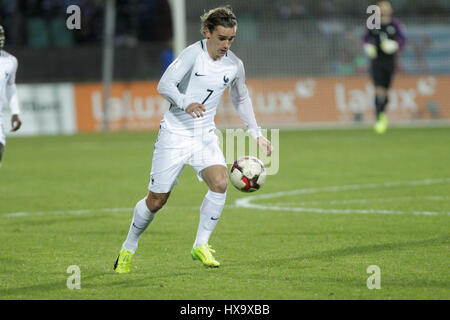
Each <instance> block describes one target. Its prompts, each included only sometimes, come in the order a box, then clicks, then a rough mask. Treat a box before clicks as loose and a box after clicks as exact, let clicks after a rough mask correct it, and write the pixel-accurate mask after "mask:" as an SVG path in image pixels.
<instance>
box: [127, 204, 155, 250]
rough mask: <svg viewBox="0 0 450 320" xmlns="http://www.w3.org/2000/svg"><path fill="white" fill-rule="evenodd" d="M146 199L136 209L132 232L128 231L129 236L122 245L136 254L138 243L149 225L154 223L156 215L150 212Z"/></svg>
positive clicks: (131, 227)
mask: <svg viewBox="0 0 450 320" xmlns="http://www.w3.org/2000/svg"><path fill="white" fill-rule="evenodd" d="M145 199H146V198H144V199H142V200H140V201H139V202H138V203H137V204H136V207H134V215H133V220H132V221H131V225H130V230H129V231H128V236H127V239H126V240H125V242H124V243H123V245H122V248H123V249H125V250H130V251H131V252H135V251H136V249H137V247H138V241H139V238H140V237H141V235H142V233H144V231H145V229H147V227H148V225H149V224H150V223H151V222H152V221H153V218H154V217H155V214H156V213H152V212H150V210H148V207H147V204H146V203H145Z"/></svg>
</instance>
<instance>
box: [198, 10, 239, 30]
mask: <svg viewBox="0 0 450 320" xmlns="http://www.w3.org/2000/svg"><path fill="white" fill-rule="evenodd" d="M200 20H201V22H202V26H201V29H200V33H201V34H202V35H205V30H206V28H208V30H209V31H210V32H213V31H214V29H216V27H217V26H222V27H225V28H233V27H235V26H237V20H236V16H235V15H234V13H233V11H232V9H231V7H230V6H229V5H227V6H224V7H218V8H214V9H211V10H209V11H208V12H205V13H204V14H203V15H202V16H201V17H200Z"/></svg>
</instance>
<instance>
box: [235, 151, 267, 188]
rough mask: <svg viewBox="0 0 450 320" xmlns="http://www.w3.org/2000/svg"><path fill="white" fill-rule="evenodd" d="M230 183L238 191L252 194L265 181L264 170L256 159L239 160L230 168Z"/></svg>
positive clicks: (246, 157)
mask: <svg viewBox="0 0 450 320" xmlns="http://www.w3.org/2000/svg"><path fill="white" fill-rule="evenodd" d="M230 181H231V183H232V184H233V186H235V187H236V189H238V190H239V191H242V192H254V191H256V190H259V189H260V188H261V187H262V186H263V184H264V182H265V181H266V168H265V167H264V164H263V163H262V161H261V160H259V159H258V158H256V157H253V156H245V157H242V158H239V159H237V160H236V161H235V162H234V163H233V165H232V166H231V169H230Z"/></svg>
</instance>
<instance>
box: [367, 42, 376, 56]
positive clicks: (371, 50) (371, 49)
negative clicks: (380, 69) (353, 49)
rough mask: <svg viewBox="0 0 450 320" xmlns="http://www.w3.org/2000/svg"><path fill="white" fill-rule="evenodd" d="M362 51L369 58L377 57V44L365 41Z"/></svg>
mask: <svg viewBox="0 0 450 320" xmlns="http://www.w3.org/2000/svg"><path fill="white" fill-rule="evenodd" d="M364 52H365V53H366V55H367V56H368V57H369V58H370V59H374V58H376V57H377V46H376V45H374V44H371V43H366V44H365V45H364Z"/></svg>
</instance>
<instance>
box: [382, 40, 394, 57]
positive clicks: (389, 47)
mask: <svg viewBox="0 0 450 320" xmlns="http://www.w3.org/2000/svg"><path fill="white" fill-rule="evenodd" d="M380 47H381V50H383V52H384V53H386V54H394V53H395V52H397V50H398V42H397V41H395V40H391V39H384V40H382V41H381V44H380Z"/></svg>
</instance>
